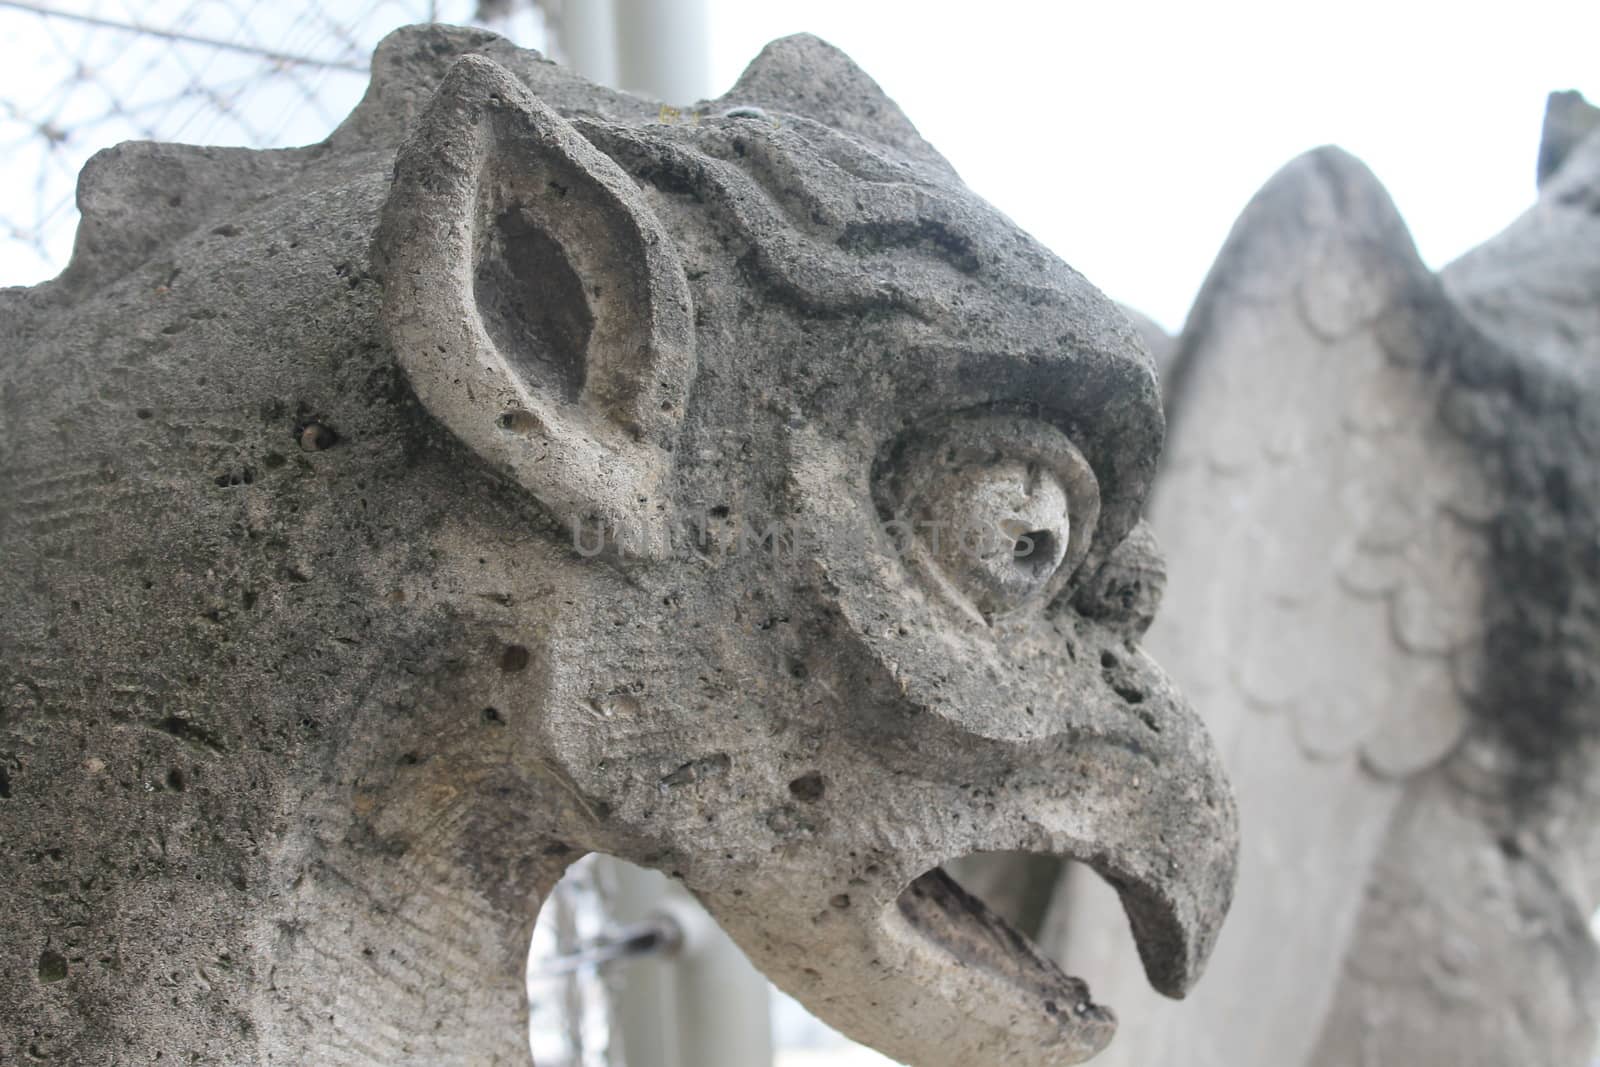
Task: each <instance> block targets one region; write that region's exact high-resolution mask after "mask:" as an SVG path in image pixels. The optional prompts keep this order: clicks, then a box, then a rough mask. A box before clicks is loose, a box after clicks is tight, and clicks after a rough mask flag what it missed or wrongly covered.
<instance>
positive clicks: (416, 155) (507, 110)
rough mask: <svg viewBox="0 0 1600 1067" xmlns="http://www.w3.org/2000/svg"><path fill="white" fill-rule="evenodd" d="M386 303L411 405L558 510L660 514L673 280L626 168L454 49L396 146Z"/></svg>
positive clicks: (685, 330)
mask: <svg viewBox="0 0 1600 1067" xmlns="http://www.w3.org/2000/svg"><path fill="white" fill-rule="evenodd" d="M374 258H375V260H376V262H377V263H378V264H379V265H380V268H381V269H382V271H383V275H384V302H383V312H382V321H383V328H384V330H385V332H386V334H387V336H388V340H389V343H390V345H391V346H392V347H393V349H394V353H395V358H396V360H397V361H398V362H399V364H400V366H401V367H402V368H403V369H404V370H405V372H406V375H407V376H408V377H409V378H410V380H411V385H412V388H413V389H414V390H415V391H416V394H417V396H418V398H419V399H420V400H421V401H422V404H423V405H424V406H425V407H426V408H427V409H428V411H429V412H430V413H432V414H433V416H434V417H435V418H437V419H438V420H439V421H440V422H442V423H443V424H444V425H445V426H446V427H448V428H449V429H450V431H451V432H453V433H454V434H455V435H456V436H457V437H459V438H460V439H461V440H462V441H464V442H465V443H466V444H467V445H468V446H469V447H471V448H472V449H473V450H474V451H475V452H477V453H478V454H479V455H481V456H482V457H484V458H485V459H486V460H488V461H490V462H491V463H493V464H494V465H495V466H497V467H498V468H500V469H501V470H503V471H504V472H505V473H507V474H508V475H509V476H510V477H511V478H513V479H514V480H515V481H516V482H518V483H519V484H520V485H521V486H522V487H523V488H525V489H527V490H528V491H529V492H530V493H532V494H533V495H534V496H535V497H537V498H538V499H539V500H540V501H541V502H542V503H543V504H544V505H545V506H546V507H547V508H548V509H550V510H551V511H552V512H553V513H554V514H555V515H556V516H557V517H558V518H559V519H561V520H562V521H563V522H568V523H572V522H579V521H582V522H584V523H585V524H590V523H595V522H599V523H604V524H606V525H608V526H611V527H613V528H620V529H624V530H628V531H630V532H631V533H632V534H633V535H634V536H633V537H631V538H630V544H637V543H649V544H658V543H660V540H659V538H655V537H648V538H646V539H644V540H643V541H641V540H639V539H638V538H637V534H639V533H640V532H643V533H646V534H649V533H652V532H655V531H659V529H660V528H661V527H662V525H663V524H664V522H665V520H666V518H667V510H666V509H667V501H666V497H665V490H664V488H663V482H664V479H665V475H666V474H667V471H668V470H669V468H670V464H671V450H672V446H673V441H674V437H675V436H676V433H677V429H678V426H679V423H680V420H681V418H682V413H683V406H684V398H685V395H686V393H687V392H688V388H689V383H690V379H691V378H692V376H693V371H694V354H693V323H694V317H693V312H692V310H691V307H690V298H689V288H688V283H687V281H686V280H685V278H684V274H683V268H682V266H681V265H680V263H679V262H678V259H677V255H676V253H675V252H674V250H673V245H672V242H671V240H670V238H669V237H668V236H667V234H666V231H665V230H664V229H663V228H662V226H661V223H660V222H659V221H658V220H657V219H656V217H655V215H654V214H653V213H652V212H651V210H650V208H649V207H648V205H647V204H646V203H645V202H644V200H643V198H642V196H641V194H640V192H639V190H638V188H637V186H635V185H634V183H633V181H632V180H631V179H630V178H628V176H627V175H626V174H624V173H623V172H622V170H621V169H620V168H618V167H617V165H616V164H615V163H613V162H612V161H611V159H610V158H609V157H607V156H605V155H604V154H602V153H601V152H600V151H599V150H598V149H596V148H595V147H594V146H593V145H591V144H590V143H589V142H588V141H587V140H585V139H584V138H583V136H582V135H580V134H579V133H578V132H577V131H576V130H574V129H573V128H572V126H571V125H570V124H569V123H568V122H567V121H566V120H565V119H563V118H562V117H561V116H560V115H558V114H556V112H555V111H553V110H551V109H550V108H549V107H547V106H545V105H544V104H542V103H540V102H539V101H538V100H537V99H535V98H534V97H533V96H532V95H531V94H530V93H529V92H528V90H527V89H526V88H525V87H524V86H523V85H522V83H521V82H519V81H517V79H516V78H515V77H513V76H512V75H511V74H510V73H509V72H508V71H506V70H505V69H504V68H502V67H500V66H499V65H497V64H496V63H494V62H492V61H491V60H488V59H484V58H482V57H481V56H466V57H464V58H462V59H461V60H459V61H458V62H457V63H456V64H455V65H454V66H453V67H452V68H451V69H450V72H449V73H448V74H447V75H446V76H445V79H444V81H443V83H442V84H441V85H440V87H439V91H438V93H437V94H436V95H435V96H434V98H433V100H432V102H431V103H430V104H429V105H428V107H427V109H426V110H425V111H424V113H423V115H422V118H421V120H420V121H419V123H418V125H417V128H416V130H415V132H414V133H413V135H412V136H411V138H410V140H409V141H407V142H406V144H405V145H404V146H403V147H402V148H401V150H400V154H399V157H398V159H397V160H396V163H395V178H394V185H393V188H392V190H391V192H390V193H389V199H388V202H387V203H386V204H385V205H384V210H383V219H382V223H381V224H380V226H379V229H378V235H377V238H376V240H375V243H374Z"/></svg>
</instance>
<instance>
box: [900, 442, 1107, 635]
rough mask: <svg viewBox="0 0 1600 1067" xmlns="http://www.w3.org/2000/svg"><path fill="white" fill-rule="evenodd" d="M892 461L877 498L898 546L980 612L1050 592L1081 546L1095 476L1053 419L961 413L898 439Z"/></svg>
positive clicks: (1090, 525)
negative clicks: (891, 521) (906, 438)
mask: <svg viewBox="0 0 1600 1067" xmlns="http://www.w3.org/2000/svg"><path fill="white" fill-rule="evenodd" d="M892 467H893V468H894V470H893V473H892V474H890V475H889V478H888V481H889V483H890V484H889V485H887V486H886V487H884V488H883V491H882V495H880V504H886V505H887V508H886V510H888V511H889V512H892V514H893V517H894V520H895V524H896V526H897V535H898V536H897V540H898V543H897V545H896V547H897V549H898V550H899V551H900V553H901V554H902V556H903V558H906V559H907V560H908V562H910V563H911V564H912V565H913V567H914V568H915V569H918V570H920V571H922V572H923V574H924V577H925V578H927V579H929V580H930V581H932V582H933V583H934V584H935V585H936V586H937V587H939V588H940V589H941V590H943V591H945V592H948V593H951V594H953V595H954V596H955V597H956V598H957V599H959V600H960V601H961V602H963V603H964V604H965V605H967V606H968V607H970V608H972V609H975V610H976V611H977V612H978V613H979V614H980V615H982V616H985V617H993V616H996V615H1003V614H1006V613H1008V612H1012V611H1015V610H1017V609H1019V608H1021V607H1023V606H1025V605H1027V604H1030V603H1035V602H1042V601H1044V600H1046V599H1048V598H1049V597H1051V596H1053V595H1054V594H1055V592H1056V591H1058V590H1059V589H1060V588H1061V586H1062V584H1064V583H1065V582H1066V580H1067V579H1068V578H1070V576H1071V573H1072V571H1073V570H1074V569H1075V568H1076V566H1077V564H1078V563H1079V562H1081V561H1082V559H1083V557H1084V555H1085V554H1086V553H1087V552H1088V548H1089V542H1090V540H1091V539H1092V537H1093V533H1094V527H1095V521H1096V519H1097V518H1098V516H1099V510H1100V500H1099V487H1098V483H1097V482H1096V480H1095V477H1094V473H1093V471H1092V470H1091V469H1090V467H1089V464H1088V462H1087V461H1086V460H1085V459H1084V458H1083V456H1082V454H1081V453H1079V452H1078V450H1077V449H1076V448H1075V447H1073V445H1072V443H1071V441H1069V440H1068V439H1067V437H1066V436H1065V435H1064V434H1062V433H1061V432H1060V431H1059V430H1057V429H1055V428H1054V427H1053V426H1049V425H1048V424H1044V423H1040V422H1038V421H1035V420H1027V419H1022V418H1020V417H1012V416H982V417H976V418H964V419H960V420H957V421H953V422H951V423H949V424H947V425H945V426H942V427H940V428H938V429H937V430H935V431H934V432H932V433H930V434H928V435H926V436H922V437H920V438H919V439H918V440H915V441H913V442H910V443H907V444H905V445H903V446H902V448H901V449H900V451H899V453H898V455H897V457H896V458H895V459H894V460H893V461H892ZM885 496H886V497H887V498H888V499H884V497H885Z"/></svg>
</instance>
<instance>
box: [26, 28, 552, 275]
mask: <svg viewBox="0 0 1600 1067" xmlns="http://www.w3.org/2000/svg"><path fill="white" fill-rule="evenodd" d="M427 21H443V22H457V23H477V24H480V25H488V26H490V27H491V28H493V29H496V30H498V31H500V32H501V33H504V34H506V35H507V36H509V37H512V38H513V39H514V40H516V41H517V42H518V43H519V44H524V45H529V46H532V47H543V46H544V44H545V36H546V35H545V32H544V24H543V19H542V17H541V15H540V13H539V9H538V8H537V7H536V6H535V5H534V4H532V3H530V2H528V0H331V2H327V3H322V2H316V0H289V2H285V0H190V2H188V3H186V4H183V5H166V4H157V3H152V2H150V0H0V39H3V40H4V41H5V42H6V44H7V48H6V57H7V63H6V64H5V66H4V67H3V68H0V285H18V284H32V283H34V282H38V281H41V280H43V279H45V278H47V277H50V276H51V275H53V274H55V273H56V272H58V271H59V270H60V269H61V268H62V267H63V266H65V264H66V260H67V256H68V254H69V253H70V252H71V249H72V236H73V232H74V231H75V229H76V227H77V217H78V216H77V209H76V206H75V202H74V191H75V188H76V182H77V175H78V171H79V169H80V168H81V167H82V166H83V164H84V161H85V160H87V159H88V158H89V157H90V156H91V155H93V154H94V153H95V152H96V151H98V150H100V149H102V148H106V147H108V146H110V145H114V144H117V143H118V142H120V141H127V140H140V139H148V140H161V141H182V142H188V143H191V144H217V145H247V146H250V147H253V148H278V147H285V146H289V145H299V144H310V143H313V142H316V141H318V140H321V139H322V138H323V137H325V136H327V134H328V132H329V131H330V130H332V128H333V127H334V126H335V125H337V124H338V122H339V121H340V120H341V119H342V118H343V117H344V116H345V115H346V114H347V113H348V112H349V111H350V109H351V108H352V107H353V106H354V105H355V103H356V101H358V100H359V99H360V98H361V93H362V91H363V90H364V89H365V88H366V84H367V66H368V61H369V59H370V57H371V54H372V49H373V47H374V46H375V45H376V44H377V42H378V41H379V39H380V38H382V37H383V35H384V34H386V33H388V32H389V31H390V30H392V29H394V28H395V27H396V26H401V25H405V24H407V23H413V22H427Z"/></svg>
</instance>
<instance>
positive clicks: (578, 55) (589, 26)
mask: <svg viewBox="0 0 1600 1067" xmlns="http://www.w3.org/2000/svg"><path fill="white" fill-rule="evenodd" d="M556 18H557V22H556V41H557V43H558V44H559V45H560V48H561V56H560V58H561V60H562V62H564V63H566V65H567V66H569V67H571V68H572V69H573V70H575V71H577V72H578V73H579V74H582V75H583V76H584V77H585V78H588V79H589V80H590V81H592V82H597V83H599V84H600V85H609V86H611V87H612V88H616V87H617V14H616V10H615V9H614V8H613V7H612V6H611V0H565V2H564V3H562V4H561V6H560V9H559V12H558V14H557V16H556Z"/></svg>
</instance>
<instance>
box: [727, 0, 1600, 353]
mask: <svg viewBox="0 0 1600 1067" xmlns="http://www.w3.org/2000/svg"><path fill="white" fill-rule="evenodd" d="M709 2H710V5H711V13H712V19H711V26H712V60H713V66H714V68H715V69H714V71H713V76H712V84H713V85H715V86H716V87H717V91H718V92H720V91H722V90H723V89H725V88H726V87H727V86H728V85H729V84H731V83H732V81H733V80H734V79H735V78H736V77H737V76H738V73H739V71H740V70H741V69H742V68H743V66H744V65H745V63H747V62H748V61H749V60H750V58H751V57H753V56H754V55H755V54H756V52H758V51H759V50H760V48H761V45H762V44H763V43H765V42H766V41H767V40H769V39H771V38H773V37H777V36H781V35H783V34H786V33H792V32H797V31H801V30H807V31H809V32H812V33H815V34H817V35H819V36H821V37H823V38H825V39H827V40H829V41H831V42H833V43H834V44H836V45H838V46H839V47H840V48H843V49H844V50H845V51H846V52H848V53H849V54H850V55H851V56H852V57H854V59H855V60H856V61H857V62H858V63H859V64H860V65H861V66H862V67H863V68H865V69H866V71H867V72H868V73H869V74H871V75H872V76H873V77H874V78H875V79H877V81H878V82H879V84H881V85H882V86H883V87H884V88H885V89H886V90H887V91H888V93H889V95H890V96H892V97H894V98H895V100H896V101H897V102H898V103H899V104H900V106H901V107H902V108H903V109H904V110H905V111H906V113H907V114H908V115H909V116H910V117H911V120H912V121H913V122H915V123H916V124H917V127H918V128H919V129H920V130H921V131H922V133H923V135H924V136H925V137H927V139H928V140H929V141H931V142H932V143H933V144H934V146H935V147H936V148H938V149H939V150H940V151H942V152H943V153H944V154H945V156H946V157H947V158H949V160H950V161H951V162H952V163H953V164H954V165H955V167H956V169H957V170H959V171H960V172H961V174H962V176H963V177H965V178H966V180H967V182H968V184H969V185H971V186H972V188H973V189H975V190H976V191H977V192H978V193H980V194H982V195H983V196H984V197H985V198H987V199H988V200H989V201H990V202H992V203H993V204H995V205H996V206H997V207H999V208H1000V209H1001V210H1003V211H1005V212H1006V213H1007V214H1009V215H1010V216H1011V217H1012V218H1014V219H1015V220H1016V221H1017V222H1018V223H1020V224H1021V225H1022V226H1023V227H1024V228H1025V229H1027V230H1029V231H1031V232H1032V233H1033V234H1034V235H1035V236H1037V237H1039V238H1040V239H1041V240H1042V241H1044V242H1045V243H1046V244H1047V245H1049V246H1050V247H1051V248H1052V249H1054V250H1055V251H1056V253H1057V254H1059V255H1060V256H1061V257H1062V258H1063V259H1065V260H1066V261H1067V262H1069V263H1071V264H1072V265H1073V266H1074V267H1076V268H1078V269H1079V270H1080V271H1082V272H1083V273H1084V274H1085V275H1087V276H1088V277H1089V279H1090V280H1091V281H1092V282H1094V283H1095V284H1096V285H1098V286H1100V287H1101V288H1102V289H1104V290H1105V291H1106V292H1108V293H1110V294H1111V295H1112V296H1114V297H1116V298H1117V299H1119V300H1122V301H1124V302H1126V303H1128V304H1131V305H1133V306H1135V307H1138V308H1140V309H1141V310H1144V311H1145V312H1147V313H1148V314H1150V315H1152V316H1153V317H1155V318H1156V319H1157V320H1158V321H1160V322H1162V323H1163V324H1164V325H1166V326H1167V327H1168V328H1169V329H1176V328H1177V327H1178V326H1180V325H1181V324H1182V321H1183V317H1184V315H1185V314H1186V312H1187V310H1188V307H1189V303H1190V301H1191V300H1192V298H1193V296H1194V293H1195V290H1196V289H1198V287H1199V285H1200V282H1201V280H1202V278H1203V277H1204V276H1205V272H1206V270H1207V269H1208V268H1209V267H1210V265H1211V261H1212V259H1213V258H1214V257H1215V255H1216V252H1217V249H1218V248H1219V246H1220V245H1221V243H1222V240H1223V238H1224V237H1225V236H1226V235H1227V232H1228V227H1229V226H1230V225H1232V223H1233V220H1234V219H1235V218H1236V217H1237V216H1238V214H1239V211H1240V209H1241V208H1243V207H1244V205H1245V203H1246V201H1248V200H1249V198H1250V196H1251V195H1252V194H1253V193H1254V192H1255V191H1256V189H1258V188H1260V186H1261V185H1262V184H1263V183H1264V182H1265V181H1266V180H1267V179H1268V178H1269V177H1270V176H1271V175H1272V173H1273V172H1274V171H1276V170H1277V169H1278V168H1279V167H1280V166H1282V165H1283V164H1284V163H1286V162H1288V161H1289V160H1290V159H1292V158H1293V157H1294V156H1296V155H1298V154H1299V153H1301V152H1303V151H1305V150H1307V149H1310V148H1314V147H1316V146H1317V145H1320V144H1329V143H1332V144H1338V145H1340V146H1342V147H1344V148H1346V149H1348V150H1350V151H1351V152H1353V153H1354V154H1355V155H1357V156H1359V157H1360V158H1361V159H1363V160H1364V161H1365V162H1366V163H1367V165H1368V166H1369V167H1371V168H1372V169H1373V170H1374V171H1375V172H1376V173H1377V175H1378V177H1379V178H1380V179H1381V180H1382V181H1383V182H1384V184H1385V185H1386V186H1387V187H1388V189H1389V192H1390V194H1391V195H1392V196H1393V197H1394V198H1395V201H1396V202H1397V203H1398V204H1399V206H1400V210H1401V213H1402V214H1403V215H1404V216H1405V218H1406V219H1407V220H1408V222H1409V223H1410V225H1411V230H1412V233H1413V235H1414V236H1415V238H1416V240H1417V244H1418V246H1419V248H1420V249H1421V252H1422V255H1423V258H1424V259H1426V260H1427V261H1428V262H1429V263H1430V264H1432V265H1433V266H1436V267H1437V266H1442V265H1443V264H1445V263H1447V262H1449V261H1450V260H1451V259H1453V258H1455V257H1456V256H1457V255H1459V254H1461V253H1462V252H1464V251H1465V250H1467V249H1468V248H1471V247H1472V246H1473V245H1475V244H1477V243H1478V242H1480V241H1482V240H1483V239H1484V238H1486V237H1488V236H1490V235H1492V234H1493V233H1495V232H1496V231H1498V230H1499V229H1500V228H1502V227H1503V226H1505V225H1506V224H1507V223H1508V222H1510V221H1511V219H1512V218H1513V217H1514V216H1515V215H1516V214H1517V213H1518V212H1520V211H1521V210H1523V209H1524V208H1525V207H1526V206H1528V205H1529V204H1530V203H1531V202H1532V199H1533V194H1534V185H1533V173H1534V161H1535V157H1536V155H1537V149H1538V142H1539V124H1540V121H1541V119H1542V117H1543V114H1544V99H1545V94H1546V93H1547V92H1549V91H1550V90H1552V89H1581V90H1583V91H1584V92H1585V94H1586V95H1587V96H1588V98H1589V99H1590V100H1591V101H1600V0H1568V2H1565V3H1561V2H1556V0H1520V2H1517V3H1506V2H1503V0H1502V2H1499V3H1490V2H1474V0H1453V2H1449V3H1441V2H1426V3H1407V2H1406V0H1386V2H1375V0H1340V2H1338V3H1320V4H1315V5H1311V4H1297V3H1293V2H1284V0H1279V2H1238V0H1216V2H1200V0H1192V2H1188V3H1121V4H1119V3H1116V2H1115V0H1098V2H1096V3H1084V2H1079V0H1071V2H1046V0H1035V2H1022V0H988V2H985V3H976V4H975V3H950V2H939V0H924V2H920V3H878V2H873V0H849V2H844V0H806V2H804V3H762V2H751V0H709Z"/></svg>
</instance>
